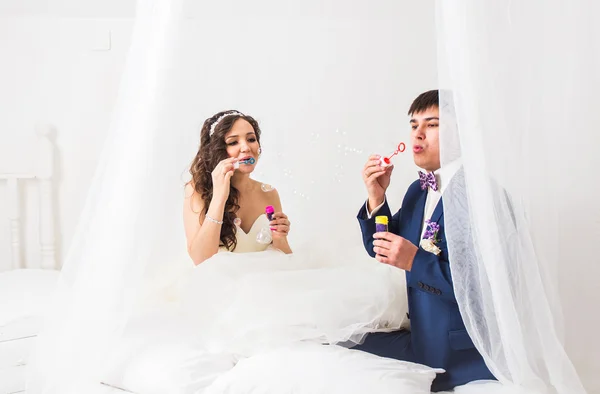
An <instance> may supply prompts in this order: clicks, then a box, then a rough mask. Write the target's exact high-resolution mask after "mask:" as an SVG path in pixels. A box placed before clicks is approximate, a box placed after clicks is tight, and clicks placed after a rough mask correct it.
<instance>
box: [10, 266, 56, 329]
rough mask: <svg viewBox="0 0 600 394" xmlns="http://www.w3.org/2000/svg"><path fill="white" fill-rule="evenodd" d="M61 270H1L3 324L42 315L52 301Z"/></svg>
mask: <svg viewBox="0 0 600 394" xmlns="http://www.w3.org/2000/svg"><path fill="white" fill-rule="evenodd" d="M59 274H60V272H59V271H51V270H41V269H18V270H13V271H7V272H2V273H0V326H3V325H7V324H8V323H11V322H14V321H17V320H19V319H22V318H29V317H42V316H43V315H44V312H45V311H46V310H47V309H48V306H49V303H50V302H51V301H52V293H53V291H54V287H55V285H56V282H57V280H58V276H59Z"/></svg>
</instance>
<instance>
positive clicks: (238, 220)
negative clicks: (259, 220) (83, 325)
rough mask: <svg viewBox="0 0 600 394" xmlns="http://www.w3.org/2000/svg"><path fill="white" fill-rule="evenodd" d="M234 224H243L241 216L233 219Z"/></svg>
mask: <svg viewBox="0 0 600 394" xmlns="http://www.w3.org/2000/svg"><path fill="white" fill-rule="evenodd" d="M233 224H235V225H236V226H238V227H239V226H241V225H242V219H240V218H235V219H233Z"/></svg>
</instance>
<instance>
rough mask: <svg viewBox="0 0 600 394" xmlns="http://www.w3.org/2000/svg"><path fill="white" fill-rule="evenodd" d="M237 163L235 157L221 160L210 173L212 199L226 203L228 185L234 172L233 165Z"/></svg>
mask: <svg viewBox="0 0 600 394" xmlns="http://www.w3.org/2000/svg"><path fill="white" fill-rule="evenodd" d="M236 161H238V159H237V158H236V157H230V158H228V159H224V160H221V161H220V162H219V164H217V166H216V167H215V169H214V170H213V172H212V182H213V198H216V199H218V200H221V201H227V198H228V197H229V185H230V183H231V177H232V176H233V173H234V171H235V168H234V167H233V164H234V163H235V162H236Z"/></svg>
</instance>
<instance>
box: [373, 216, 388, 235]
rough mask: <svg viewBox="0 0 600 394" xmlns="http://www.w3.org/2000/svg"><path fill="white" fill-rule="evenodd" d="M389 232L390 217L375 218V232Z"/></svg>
mask: <svg viewBox="0 0 600 394" xmlns="http://www.w3.org/2000/svg"><path fill="white" fill-rule="evenodd" d="M387 231H388V217H387V216H376V217H375V232H377V233H386V232H387Z"/></svg>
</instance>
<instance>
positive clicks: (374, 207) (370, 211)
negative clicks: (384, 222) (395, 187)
mask: <svg viewBox="0 0 600 394" xmlns="http://www.w3.org/2000/svg"><path fill="white" fill-rule="evenodd" d="M384 203H385V195H384V196H383V198H382V199H373V198H371V197H369V198H368V199H367V202H366V205H365V209H366V211H367V218H368V219H371V218H372V217H373V215H375V214H376V213H377V212H378V211H379V210H380V209H381V207H382V206H383V204H384Z"/></svg>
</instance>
